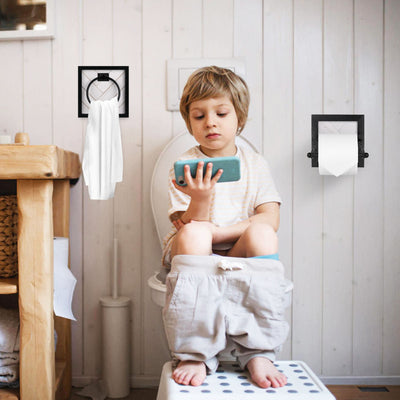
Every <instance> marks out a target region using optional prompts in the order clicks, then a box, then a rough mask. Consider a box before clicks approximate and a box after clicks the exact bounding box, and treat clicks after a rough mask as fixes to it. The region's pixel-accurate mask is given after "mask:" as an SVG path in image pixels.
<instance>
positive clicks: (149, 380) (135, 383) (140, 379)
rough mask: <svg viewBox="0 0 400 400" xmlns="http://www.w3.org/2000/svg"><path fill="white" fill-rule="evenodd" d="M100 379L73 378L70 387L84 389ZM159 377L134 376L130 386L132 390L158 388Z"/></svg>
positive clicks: (89, 377) (88, 377)
mask: <svg viewBox="0 0 400 400" xmlns="http://www.w3.org/2000/svg"><path fill="white" fill-rule="evenodd" d="M98 379H100V378H99V377H97V376H73V377H72V386H74V387H78V388H79V387H84V386H87V385H89V384H90V383H92V382H94V381H96V380H98ZM159 382H160V377H159V376H156V375H134V376H131V379H130V384H131V387H132V388H154V387H158V384H159Z"/></svg>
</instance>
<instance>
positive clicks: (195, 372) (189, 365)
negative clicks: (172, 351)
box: [172, 361, 207, 386]
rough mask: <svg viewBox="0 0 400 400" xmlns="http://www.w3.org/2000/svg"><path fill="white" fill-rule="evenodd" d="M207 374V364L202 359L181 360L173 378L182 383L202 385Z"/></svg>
mask: <svg viewBox="0 0 400 400" xmlns="http://www.w3.org/2000/svg"><path fill="white" fill-rule="evenodd" d="M206 376H207V370H206V365H205V364H204V363H203V362H201V361H181V362H180V363H179V364H178V366H177V367H176V368H175V370H174V372H173V373H172V378H173V379H174V381H175V382H176V383H179V384H180V385H192V386H200V385H201V384H202V383H203V382H204V379H206Z"/></svg>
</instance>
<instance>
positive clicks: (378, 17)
mask: <svg viewBox="0 0 400 400" xmlns="http://www.w3.org/2000/svg"><path fill="white" fill-rule="evenodd" d="M354 33H355V35H354V38H355V43H354V47H355V54H354V57H355V60H354V61H355V71H354V78H355V99H354V100H355V112H356V113H357V114H364V115H365V124H366V148H368V149H371V157H370V158H368V159H367V160H366V163H368V164H366V168H364V169H360V170H359V173H358V176H357V177H356V178H355V180H354V184H355V193H354V250H353V251H354V276H353V279H354V288H353V299H354V314H353V371H352V373H353V374H354V375H365V376H376V375H380V374H382V360H383V359H382V344H383V299H384V292H383V215H384V214H383V210H384V209H383V206H384V204H383V199H384V197H383V196H384V192H383V132H382V130H383V63H382V62H381V63H374V62H369V61H370V60H383V2H382V1H381V0H367V1H360V0H356V2H355V20H354ZM371 185H372V186H373V190H371ZM371 343H374V345H373V346H371Z"/></svg>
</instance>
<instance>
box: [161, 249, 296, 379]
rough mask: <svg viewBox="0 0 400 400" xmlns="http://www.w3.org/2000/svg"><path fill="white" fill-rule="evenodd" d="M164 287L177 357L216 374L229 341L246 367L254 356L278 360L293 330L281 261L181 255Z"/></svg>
mask: <svg viewBox="0 0 400 400" xmlns="http://www.w3.org/2000/svg"><path fill="white" fill-rule="evenodd" d="M166 283H167V297H166V305H165V307H164V309H163V319H164V327H165V332H166V336H167V340H168V344H169V348H170V350H171V352H172V355H173V356H174V357H175V358H177V359H179V360H192V361H202V362H204V363H205V364H206V366H207V367H208V369H209V370H210V371H211V372H214V371H215V370H216V368H217V366H218V360H217V355H218V353H220V352H221V351H223V350H225V348H226V347H227V342H228V340H227V339H229V343H232V344H233V351H232V355H233V356H235V357H237V359H238V361H239V363H240V365H241V367H242V368H244V367H245V366H246V364H247V363H248V361H249V360H250V359H251V358H253V357H256V356H262V357H267V358H269V359H270V360H271V361H274V360H275V350H276V349H279V348H280V346H281V345H282V344H283V342H284V341H285V340H286V337H287V334H288V330H289V328H288V324H287V322H286V321H285V320H284V305H283V296H284V290H285V286H286V285H285V281H284V276H283V266H282V264H281V263H280V261H276V260H265V259H264V260H263V259H250V258H249V259H243V258H233V257H218V256H182V255H179V256H175V257H174V259H173V260H172V268H171V272H170V273H169V275H168V277H167V282H166Z"/></svg>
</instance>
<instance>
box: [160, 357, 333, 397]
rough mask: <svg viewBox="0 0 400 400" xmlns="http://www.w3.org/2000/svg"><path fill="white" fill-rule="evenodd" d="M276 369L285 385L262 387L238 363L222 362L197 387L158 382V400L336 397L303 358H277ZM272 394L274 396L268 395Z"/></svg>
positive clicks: (169, 381) (168, 381)
mask: <svg viewBox="0 0 400 400" xmlns="http://www.w3.org/2000/svg"><path fill="white" fill-rule="evenodd" d="M167 364H168V363H167ZM274 365H275V366H276V368H277V369H278V370H279V371H281V372H282V373H283V374H285V375H286V376H287V378H288V383H287V385H286V386H284V387H281V388H273V387H269V388H266V389H262V388H260V387H258V386H257V385H256V384H254V383H253V382H252V380H251V378H250V375H249V373H248V371H247V370H246V371H243V370H241V369H239V366H238V365H237V364H230V363H223V364H221V365H220V366H219V368H218V370H217V372H216V373H215V374H212V375H208V376H207V377H206V380H205V381H204V383H203V384H202V385H200V386H196V387H194V386H183V385H178V384H176V383H175V382H174V381H173V380H172V378H169V379H167V380H166V382H167V387H166V388H163V387H162V384H160V389H159V391H160V392H159V397H158V399H159V400H183V399H187V400H195V399H198V400H202V399H204V400H205V399H210V400H215V399H218V400H224V399H226V400H234V399H235V400H236V399H237V400H253V399H254V400H257V399H268V398H273V399H274V400H279V399H282V400H290V399H293V400H309V399H316V400H334V399H335V398H334V397H333V396H332V394H331V393H330V392H329V391H328V390H327V388H326V387H325V386H324V385H323V383H322V382H321V381H320V380H319V379H318V378H317V376H316V375H315V374H314V373H313V372H312V371H311V369H310V368H309V367H308V366H307V365H306V364H305V363H303V362H302V361H296V362H293V361H277V362H276V363H274ZM163 392H164V393H163ZM271 395H273V396H271Z"/></svg>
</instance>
